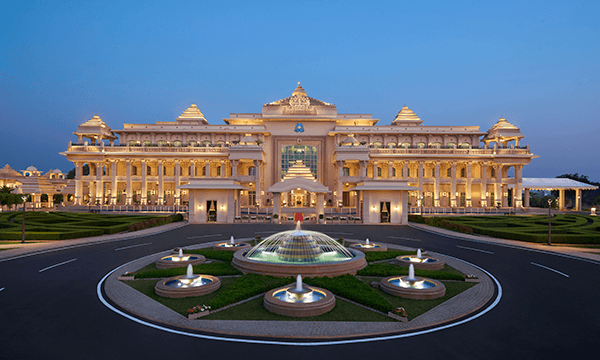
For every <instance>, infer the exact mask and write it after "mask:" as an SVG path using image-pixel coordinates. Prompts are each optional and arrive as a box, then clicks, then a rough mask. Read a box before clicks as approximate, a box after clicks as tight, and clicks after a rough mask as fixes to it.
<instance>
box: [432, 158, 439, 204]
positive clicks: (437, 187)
mask: <svg viewBox="0 0 600 360" xmlns="http://www.w3.org/2000/svg"><path fill="white" fill-rule="evenodd" d="M433 199H434V203H433V205H434V206H435V207H439V206H440V162H439V161H436V162H435V190H434V194H433Z"/></svg>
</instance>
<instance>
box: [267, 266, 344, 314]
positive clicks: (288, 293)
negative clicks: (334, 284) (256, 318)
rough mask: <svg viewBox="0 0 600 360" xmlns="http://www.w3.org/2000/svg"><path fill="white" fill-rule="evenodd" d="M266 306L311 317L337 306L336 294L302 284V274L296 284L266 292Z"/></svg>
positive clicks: (268, 308) (278, 312) (274, 310)
mask: <svg viewBox="0 0 600 360" xmlns="http://www.w3.org/2000/svg"><path fill="white" fill-rule="evenodd" d="M263 303H264V305H265V308H266V309H267V310H269V311H270V312H272V313H275V314H279V315H284V316H291V317H309V316H317V315H321V314H324V313H326V312H328V311H330V310H331V309H333V308H334V307H335V296H333V294H332V293H331V292H330V291H328V290H325V289H321V288H317V287H308V286H305V285H303V284H302V276H300V275H298V277H297V278H296V286H295V287H294V286H285V287H282V288H278V289H273V290H271V291H269V292H267V293H266V294H265V297H264V301H263Z"/></svg>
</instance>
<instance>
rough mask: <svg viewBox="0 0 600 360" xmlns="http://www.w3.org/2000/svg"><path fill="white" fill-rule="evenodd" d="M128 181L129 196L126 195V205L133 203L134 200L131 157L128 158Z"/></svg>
mask: <svg viewBox="0 0 600 360" xmlns="http://www.w3.org/2000/svg"><path fill="white" fill-rule="evenodd" d="M126 161H127V183H126V190H125V191H127V196H126V198H125V199H126V200H125V205H131V200H132V197H131V196H132V193H131V192H132V190H131V189H132V187H131V159H127V160H126Z"/></svg>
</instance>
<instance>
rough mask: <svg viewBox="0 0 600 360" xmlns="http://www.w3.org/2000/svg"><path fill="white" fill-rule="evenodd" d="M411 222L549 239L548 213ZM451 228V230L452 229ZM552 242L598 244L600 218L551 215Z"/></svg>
mask: <svg viewBox="0 0 600 360" xmlns="http://www.w3.org/2000/svg"><path fill="white" fill-rule="evenodd" d="M411 221H417V222H424V223H426V224H428V225H432V226H438V227H445V228H447V227H446V226H444V225H443V223H444V221H445V223H449V224H452V225H453V226H458V227H461V228H469V229H472V231H473V233H474V234H479V235H487V236H492V237H497V238H502V239H511V240H521V241H527V242H536V243H545V242H547V241H548V216H543V215H530V216H461V217H436V218H419V217H411ZM451 230H452V229H451ZM552 242H553V243H555V244H559V243H560V244H600V218H599V217H597V216H589V215H575V214H558V215H556V216H554V217H552Z"/></svg>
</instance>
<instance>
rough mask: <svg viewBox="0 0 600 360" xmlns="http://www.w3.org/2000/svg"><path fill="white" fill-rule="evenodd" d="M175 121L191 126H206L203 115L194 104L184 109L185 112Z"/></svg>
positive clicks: (206, 122)
mask: <svg viewBox="0 0 600 360" xmlns="http://www.w3.org/2000/svg"><path fill="white" fill-rule="evenodd" d="M176 120H177V121H179V122H185V123H191V124H208V121H206V118H205V117H204V114H202V112H201V111H200V109H198V106H196V104H192V105H190V107H189V108H187V109H185V111H184V112H183V113H182V114H181V115H180V116H179V117H178V118H177V119H176Z"/></svg>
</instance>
